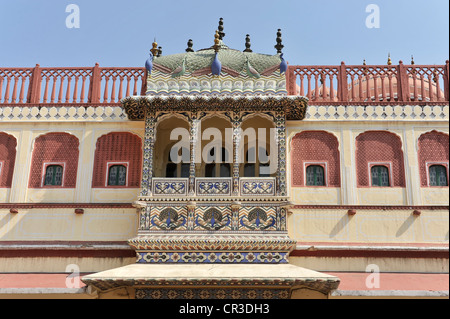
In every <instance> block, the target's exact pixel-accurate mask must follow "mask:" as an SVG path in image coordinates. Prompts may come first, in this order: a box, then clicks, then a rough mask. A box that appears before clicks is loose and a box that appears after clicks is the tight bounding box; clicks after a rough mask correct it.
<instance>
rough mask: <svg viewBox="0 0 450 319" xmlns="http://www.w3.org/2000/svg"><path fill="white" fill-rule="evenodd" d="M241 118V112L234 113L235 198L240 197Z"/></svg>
mask: <svg viewBox="0 0 450 319" xmlns="http://www.w3.org/2000/svg"><path fill="white" fill-rule="evenodd" d="M241 133H242V132H241V118H240V112H238V111H234V112H233V193H232V194H233V196H239V170H240V166H241V165H240V161H241V160H243V159H241V158H240V145H241Z"/></svg>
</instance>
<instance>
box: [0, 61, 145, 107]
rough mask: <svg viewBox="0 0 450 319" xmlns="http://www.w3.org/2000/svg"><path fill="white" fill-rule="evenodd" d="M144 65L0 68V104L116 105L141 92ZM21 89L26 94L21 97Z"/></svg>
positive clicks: (143, 91) (142, 91) (143, 90)
mask: <svg viewBox="0 0 450 319" xmlns="http://www.w3.org/2000/svg"><path fill="white" fill-rule="evenodd" d="M146 76H147V73H146V70H145V68H101V67H99V65H98V64H96V65H95V67H93V68H41V67H40V66H39V65H36V67H35V68H0V105H5V104H7V105H10V104H12V105H25V104H39V105H52V104H84V105H85V104H89V105H99V104H108V105H110V104H119V103H120V100H121V99H122V98H124V97H127V96H132V95H142V94H145V88H146V80H145V79H146ZM25 92H27V95H26V96H25Z"/></svg>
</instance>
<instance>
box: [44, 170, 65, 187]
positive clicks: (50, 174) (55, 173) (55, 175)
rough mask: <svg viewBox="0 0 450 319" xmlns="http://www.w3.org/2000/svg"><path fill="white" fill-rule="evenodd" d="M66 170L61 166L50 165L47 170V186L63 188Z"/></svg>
mask: <svg viewBox="0 0 450 319" xmlns="http://www.w3.org/2000/svg"><path fill="white" fill-rule="evenodd" d="M63 172H64V169H63V167H62V166H61V165H49V166H47V168H46V170H45V178H44V185H45V186H62V177H63Z"/></svg>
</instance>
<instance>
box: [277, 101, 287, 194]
mask: <svg viewBox="0 0 450 319" xmlns="http://www.w3.org/2000/svg"><path fill="white" fill-rule="evenodd" d="M275 121H276V123H275V124H276V132H277V134H276V141H277V144H278V170H277V171H278V173H277V184H278V187H277V194H278V196H287V183H286V113H285V110H284V109H281V108H280V109H279V110H278V111H277V112H276V115H275Z"/></svg>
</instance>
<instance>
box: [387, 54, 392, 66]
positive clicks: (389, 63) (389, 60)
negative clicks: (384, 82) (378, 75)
mask: <svg viewBox="0 0 450 319" xmlns="http://www.w3.org/2000/svg"><path fill="white" fill-rule="evenodd" d="M388 65H392V60H391V53H389V54H388Z"/></svg>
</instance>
